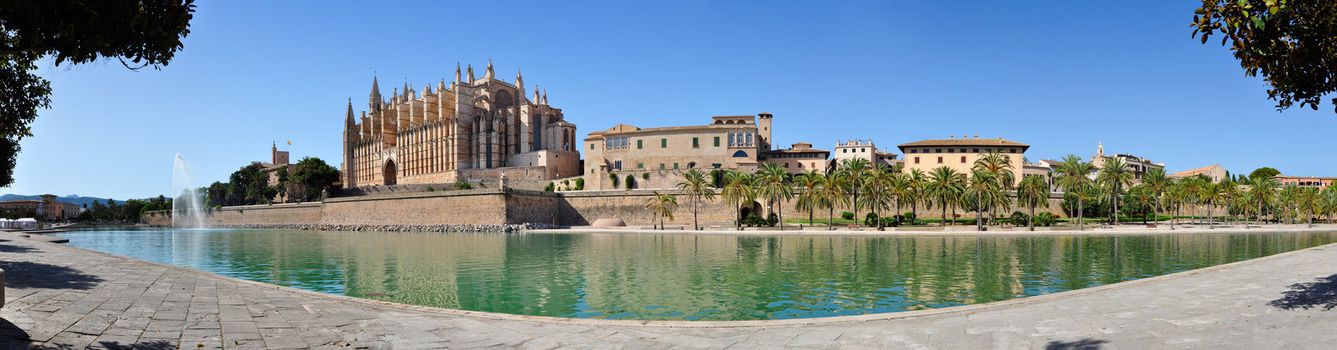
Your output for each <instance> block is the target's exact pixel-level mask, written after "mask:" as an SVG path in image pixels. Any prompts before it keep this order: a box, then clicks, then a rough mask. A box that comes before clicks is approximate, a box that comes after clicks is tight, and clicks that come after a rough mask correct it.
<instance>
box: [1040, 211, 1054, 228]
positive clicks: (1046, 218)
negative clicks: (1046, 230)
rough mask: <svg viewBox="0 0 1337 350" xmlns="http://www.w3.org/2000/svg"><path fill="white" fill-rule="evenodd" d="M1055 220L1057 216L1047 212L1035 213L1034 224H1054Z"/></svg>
mask: <svg viewBox="0 0 1337 350" xmlns="http://www.w3.org/2000/svg"><path fill="white" fill-rule="evenodd" d="M1055 221H1058V218H1056V217H1054V214H1050V213H1049V212H1044V213H1039V214H1035V225H1036V226H1054V222H1055Z"/></svg>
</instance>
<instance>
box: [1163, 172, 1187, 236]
mask: <svg viewBox="0 0 1337 350" xmlns="http://www.w3.org/2000/svg"><path fill="white" fill-rule="evenodd" d="M1187 201H1188V185H1187V184H1186V183H1185V182H1184V181H1170V185H1169V186H1167V187H1166V189H1165V205H1166V206H1169V207H1171V208H1174V211H1173V214H1170V229H1171V230H1174V229H1175V224H1176V223H1178V222H1179V209H1180V208H1182V207H1183V206H1184V203H1185V202H1187Z"/></svg>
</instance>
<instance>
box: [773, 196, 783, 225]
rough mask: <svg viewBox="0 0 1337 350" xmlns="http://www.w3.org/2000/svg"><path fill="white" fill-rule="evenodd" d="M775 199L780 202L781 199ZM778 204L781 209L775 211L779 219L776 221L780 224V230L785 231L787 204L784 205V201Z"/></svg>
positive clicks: (776, 218) (776, 217)
mask: <svg viewBox="0 0 1337 350" xmlns="http://www.w3.org/2000/svg"><path fill="white" fill-rule="evenodd" d="M775 201H776V202H779V201H780V200H779V199H777V200H775ZM776 206H777V207H780V210H777V211H775V220H777V221H778V222H776V225H778V226H780V231H784V230H785V205H784V203H779V204H777V205H776Z"/></svg>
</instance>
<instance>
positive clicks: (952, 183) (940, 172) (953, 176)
mask: <svg viewBox="0 0 1337 350" xmlns="http://www.w3.org/2000/svg"><path fill="white" fill-rule="evenodd" d="M931 174H932V175H930V177H929V181H928V185H927V190H928V191H927V192H928V193H929V196H930V197H932V198H933V199H934V201H935V203H936V204H937V205H939V206H941V207H942V222H943V224H944V225H945V224H946V223H947V222H948V221H947V220H948V219H947V207H949V206H952V211H953V212H955V211H956V208H955V205H956V204H957V203H960V201H961V195H962V194H963V193H965V191H966V175H965V174H962V173H959V172H957V171H956V169H952V168H949V167H946V166H940V167H937V168H934V169H933V172H932V173H931Z"/></svg>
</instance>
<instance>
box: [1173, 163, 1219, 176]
mask: <svg viewBox="0 0 1337 350" xmlns="http://www.w3.org/2000/svg"><path fill="white" fill-rule="evenodd" d="M1220 167H1221V164H1212V165H1208V166H1205V167H1201V168H1194V169H1189V170H1184V171H1181V172H1177V173H1174V174H1171V175H1170V177H1189V176H1193V175H1198V174H1202V173H1205V172H1208V171H1211V170H1212V168H1220Z"/></svg>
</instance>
